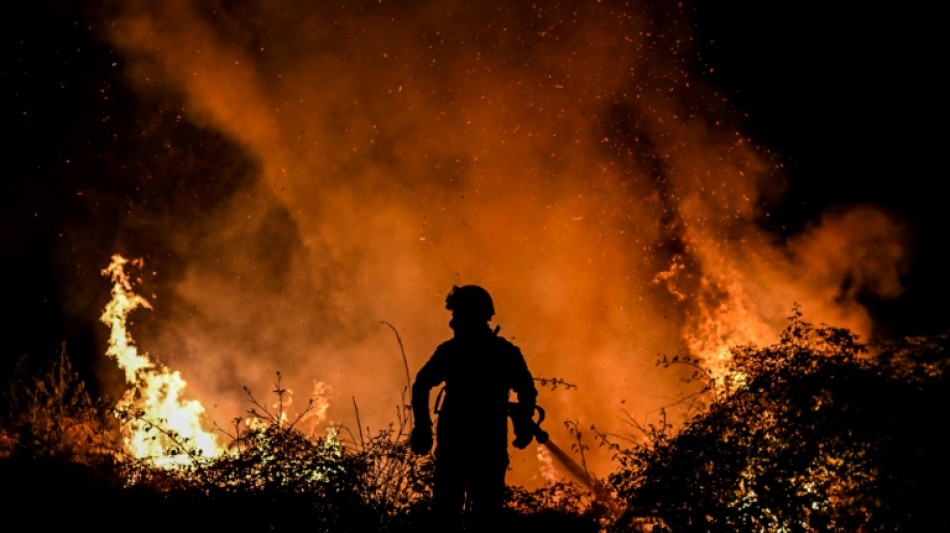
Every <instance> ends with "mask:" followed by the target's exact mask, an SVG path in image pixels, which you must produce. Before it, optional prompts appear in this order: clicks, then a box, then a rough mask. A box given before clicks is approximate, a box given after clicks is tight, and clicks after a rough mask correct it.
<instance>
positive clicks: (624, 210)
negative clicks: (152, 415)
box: [103, 1, 904, 479]
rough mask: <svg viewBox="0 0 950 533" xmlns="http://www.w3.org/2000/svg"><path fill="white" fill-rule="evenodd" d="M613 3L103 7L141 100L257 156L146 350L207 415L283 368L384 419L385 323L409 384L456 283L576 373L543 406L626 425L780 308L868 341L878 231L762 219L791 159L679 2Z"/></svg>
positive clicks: (204, 223) (838, 220)
mask: <svg viewBox="0 0 950 533" xmlns="http://www.w3.org/2000/svg"><path fill="white" fill-rule="evenodd" d="M605 4H606V3H596V4H594V3H581V2H578V3H570V2H563V3H559V4H558V5H557V6H554V7H543V6H539V5H534V6H531V7H527V6H522V5H520V4H510V3H499V4H497V5H494V4H488V3H476V4H471V5H470V4H469V3H461V2H460V3H456V4H452V3H444V2H434V3H431V5H430V4H427V3H422V2H414V3H410V4H409V5H406V4H405V3H388V2H376V1H373V2H355V3H347V4H346V5H329V3H325V2H306V3H304V2H301V3H294V2H280V3H276V4H275V3H272V2H241V3H239V4H235V5H231V4H229V5H227V6H225V5H220V6H213V7H212V6H209V5H205V6H198V5H196V4H194V3H191V2H183V1H179V2H163V3H161V4H160V5H158V4H155V5H153V4H147V3H143V4H133V3H126V2H122V3H118V4H117V6H116V11H115V14H114V17H113V18H110V19H109V20H108V21H104V24H103V25H104V27H107V29H108V34H107V38H108V39H109V40H110V42H111V43H112V44H113V46H115V47H116V49H117V50H118V51H120V53H122V54H123V55H124V57H125V58H126V62H125V65H124V66H125V68H126V71H127V73H128V76H129V78H130V79H131V80H132V81H133V82H134V83H135V85H136V86H137V87H138V88H139V89H140V90H141V92H142V94H143V95H146V96H147V97H148V98H150V99H154V100H156V101H160V102H163V105H167V106H171V107H172V108H173V109H174V110H175V112H176V113H180V114H181V115H182V117H184V118H185V119H186V120H189V121H192V122H193V123H194V124H195V125H197V126H199V127H201V128H206V129H208V130H213V131H216V132H218V133H220V134H223V135H225V136H226V137H228V138H229V139H231V140H232V141H233V143H234V144H235V145H236V146H239V147H241V148H242V149H243V150H244V151H245V152H246V154H247V155H248V156H249V157H250V158H251V159H252V160H254V161H255V162H256V163H257V165H258V168H257V169H254V170H255V171H256V172H257V179H256V180H254V181H253V182H252V183H250V184H249V185H248V186H247V187H246V188H245V189H244V190H241V191H239V192H238V193H236V194H234V195H232V196H230V197H228V198H222V199H221V207H220V208H219V209H218V210H217V211H215V212H213V213H209V214H208V216H207V218H205V219H202V220H195V221H194V224H193V226H192V227H191V228H190V229H189V231H190V233H188V234H187V235H181V236H176V237H180V238H178V239H172V240H174V241H175V242H181V243H183V244H182V245H181V246H180V248H179V249H178V250H176V253H177V254H178V255H179V256H181V257H183V258H184V259H185V261H186V264H185V267H184V269H183V274H182V275H181V277H180V279H178V281H177V283H176V286H175V293H176V296H177V297H178V299H179V300H178V301H180V302H182V303H181V308H180V309H179V310H178V311H177V312H175V313H174V316H173V317H172V318H171V319H170V320H169V321H168V322H167V323H166V324H164V325H163V327H162V328H160V330H159V332H158V334H157V335H155V337H154V338H152V339H149V341H150V342H151V343H153V346H154V347H155V348H154V349H156V350H162V353H164V354H166V355H167V357H169V358H174V363H175V365H176V368H180V369H181V371H182V372H183V373H185V374H187V375H189V376H193V378H192V379H191V382H192V383H193V384H195V385H196V389H197V391H196V394H197V395H198V396H199V397H202V398H209V399H211V398H213V399H214V401H213V402H206V403H208V404H209V405H210V404H212V403H213V404H216V405H217V408H216V409H217V410H216V416H217V417H218V418H219V419H229V418H230V417H231V416H233V414H234V413H240V412H242V408H241V406H240V391H241V386H242V385H247V386H249V387H251V388H256V389H257V390H269V389H268V385H267V384H268V383H269V381H270V380H271V379H272V377H273V375H274V372H275V371H282V372H283V373H284V375H285V376H287V379H288V380H296V382H297V383H298V385H297V386H298V387H303V386H305V384H306V383H309V382H310V381H312V380H314V379H318V380H322V381H326V382H328V383H330V384H331V385H332V387H333V390H334V391H335V394H338V395H339V398H342V399H343V401H336V402H332V401H331V403H330V406H329V408H328V416H329V419H330V420H331V421H335V422H339V423H344V424H351V425H352V424H353V423H354V418H353V413H352V412H351V411H350V410H349V409H348V408H347V407H348V406H350V405H351V403H350V402H349V401H347V400H348V399H349V398H348V397H354V398H355V399H356V401H357V402H358V404H359V409H360V414H361V417H362V419H363V421H364V422H366V423H367V425H370V426H373V427H377V428H378V427H381V426H383V425H384V424H386V423H388V421H389V420H390V418H391V416H392V413H393V406H394V405H397V404H398V403H399V402H400V401H401V398H400V394H401V392H402V391H403V389H404V387H405V386H406V383H405V372H404V370H403V368H402V360H401V358H400V356H399V346H398V345H397V344H396V341H395V339H394V338H393V336H392V334H391V331H388V330H387V328H384V327H381V326H380V321H388V322H390V323H392V324H394V325H395V326H396V327H397V328H398V330H399V331H400V335H401V336H402V339H403V340H404V341H405V349H406V355H407V358H408V360H409V364H410V368H411V370H412V371H415V370H417V369H418V368H419V367H420V366H421V365H422V364H423V362H424V361H425V360H426V358H427V357H428V356H429V355H430V354H431V352H432V350H433V349H434V348H435V346H436V345H437V344H438V343H439V342H440V341H442V340H444V339H445V338H446V337H447V335H449V333H450V332H449V330H448V328H447V326H446V323H447V320H448V316H447V314H446V312H445V311H444V309H443V306H444V296H445V294H446V292H447V291H448V289H449V288H451V287H452V285H456V284H466V283H477V284H481V285H483V286H485V287H486V288H487V289H489V291H490V292H491V293H492V295H493V296H494V298H495V300H496V308H497V309H498V315H497V316H496V317H495V321H494V322H495V323H497V324H500V325H502V330H501V334H502V335H505V336H508V337H509V338H512V339H513V340H514V342H515V343H516V344H518V345H519V346H521V348H522V350H523V351H524V353H525V355H526V358H527V361H528V364H529V366H530V368H531V370H532V371H533V372H534V373H535V374H536V375H539V376H546V377H559V378H564V379H567V380H568V381H571V382H573V383H576V384H577V385H578V388H577V390H574V391H567V392H561V391H557V392H552V391H542V395H541V398H540V402H541V403H542V404H543V405H545V407H546V408H547V409H548V413H549V419H551V420H555V421H556V420H563V419H579V420H582V421H584V422H585V423H586V422H589V423H591V424H596V425H597V426H598V427H599V428H600V429H602V430H604V431H608V432H617V431H620V432H622V431H625V428H624V427H623V426H622V425H621V423H620V422H618V416H617V415H618V411H619V409H620V408H621V404H622V403H623V404H624V405H623V407H624V408H625V409H626V410H628V411H629V412H630V413H632V414H633V415H634V416H637V417H645V416H649V413H651V412H654V411H655V410H656V409H657V408H659V407H661V406H664V405H668V404H669V403H670V402H671V401H673V399H675V398H676V397H677V394H678V387H679V384H678V377H677V376H674V375H670V374H669V373H663V372H660V371H658V370H657V369H655V367H654V362H655V360H656V358H657V357H658V356H659V355H664V354H676V353H682V352H690V353H691V354H692V355H695V356H700V357H703V358H705V359H707V360H709V361H712V360H715V358H721V357H727V356H728V351H727V350H728V347H730V346H732V345H734V344H738V343H748V342H769V341H770V340H772V339H774V338H775V335H776V333H777V332H778V331H780V330H781V329H782V327H783V326H784V324H785V322H784V321H785V317H786V316H787V315H788V314H789V312H790V310H791V309H792V307H793V305H794V304H795V303H798V304H800V305H801V307H802V310H803V312H804V313H805V316H806V317H807V318H809V319H810V320H812V321H817V322H828V323H833V324H835V325H840V326H844V327H850V328H853V329H854V330H855V331H856V332H857V333H859V334H862V335H868V334H869V333H870V327H871V324H870V322H869V319H868V315H867V312H866V311H865V309H864V308H863V307H862V306H861V304H860V303H859V302H858V300H857V299H856V297H857V296H858V295H859V294H860V293H861V292H862V291H870V292H874V293H876V294H881V295H892V294H896V293H897V292H899V290H900V285H899V281H898V279H899V274H900V265H901V263H902V261H903V255H904V250H903V248H902V246H901V239H900V230H899V228H898V227H897V225H896V223H895V221H893V220H891V219H890V218H889V217H888V216H887V215H886V214H884V213H881V212H879V211H876V210H874V209H871V208H864V207H861V208H856V209H851V210H841V211H839V212H834V213H829V214H828V215H827V217H826V218H825V219H823V220H822V221H820V223H817V224H816V225H815V226H814V227H812V228H809V229H808V230H806V231H805V232H803V233H802V234H800V235H795V236H792V237H790V238H786V239H784V240H783V239H780V238H779V237H777V236H775V235H772V234H770V233H769V232H768V231H766V230H764V229H762V227H761V224H760V223H759V221H760V220H761V219H762V217H763V210H764V209H765V208H766V206H767V203H768V202H769V201H770V199H771V198H770V197H768V196H766V195H764V194H763V193H762V191H763V190H766V189H768V190H775V189H778V188H780V187H779V186H778V185H776V183H778V182H779V181H780V180H781V175H780V174H781V168H779V167H776V166H775V165H774V164H773V163H771V162H770V160H769V159H768V158H767V157H765V156H764V155H763V153H762V151H761V150H759V149H758V148H757V147H756V146H754V145H753V144H752V143H751V141H750V140H748V139H745V138H744V137H743V136H742V135H740V134H738V133H737V132H736V131H735V129H734V128H733V126H732V125H730V123H729V121H728V120H725V118H724V117H729V116H730V115H729V112H728V109H727V107H726V106H725V105H724V104H723V103H722V102H721V100H720V98H718V97H717V96H716V95H715V93H714V92H713V91H712V90H711V89H710V88H708V87H707V86H705V84H704V82H703V80H701V79H697V78H696V76H695V75H693V74H691V73H690V71H689V70H688V68H687V65H688V61H687V60H686V59H685V58H687V57H688V54H689V52H690V49H689V43H690V38H689V35H688V33H686V31H685V28H686V27H687V26H688V25H687V24H685V23H684V22H683V20H685V14H683V13H674V14H673V15H672V16H671V19H670V18H664V20H665V22H662V23H661V22H657V21H656V20H654V18H655V17H653V14H652V13H651V12H650V11H649V10H648V9H647V8H645V7H643V8H639V7H637V6H634V7H633V8H624V7H620V6H612V5H605ZM551 426H552V427H551V428H550V429H551V430H552V433H553V434H552V437H554V438H558V435H557V432H558V431H560V428H558V427H556V426H557V425H556V424H551ZM561 438H562V440H564V439H565V438H567V437H566V435H561ZM515 455H516V456H515V457H514V464H515V469H516V471H518V469H523V470H524V469H530V470H532V471H533V470H534V469H536V467H537V464H536V462H533V461H535V460H534V459H533V458H531V457H521V456H518V455H517V454H515ZM521 455H524V456H528V455H530V454H521ZM519 461H521V462H522V463H519ZM590 464H591V466H592V469H594V470H595V471H597V470H598V468H606V466H605V464H606V458H601V459H600V460H598V459H597V458H596V457H592V458H590ZM516 477H517V476H516ZM529 477H530V476H524V479H528V478H529Z"/></svg>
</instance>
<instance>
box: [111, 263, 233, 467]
mask: <svg viewBox="0 0 950 533" xmlns="http://www.w3.org/2000/svg"><path fill="white" fill-rule="evenodd" d="M129 262H130V261H129V260H128V259H125V258H124V257H122V256H120V255H113V256H112V263H111V264H110V265H109V266H108V267H107V268H105V269H104V270H103V271H102V274H103V275H104V276H109V277H110V278H111V279H112V283H113V285H112V299H111V300H110V301H109V303H108V304H107V305H106V307H105V310H104V311H103V313H102V316H101V317H100V320H101V321H102V322H103V323H105V324H106V325H107V326H109V328H110V331H111V334H110V335H109V347H108V349H107V350H106V355H107V356H109V357H111V358H112V359H115V361H116V362H117V363H118V364H119V367H120V368H122V370H123V371H125V381H126V383H127V384H128V385H129V387H128V388H127V389H126V390H125V393H124V394H123V395H122V399H121V400H120V401H119V403H118V406H117V407H118V410H119V412H121V413H124V414H127V415H129V416H130V420H129V423H128V424H125V425H124V426H123V429H124V431H125V436H124V445H125V448H126V450H127V451H128V452H129V453H130V454H132V456H133V457H136V458H139V459H145V460H149V461H152V462H153V463H154V464H155V465H156V466H159V467H162V468H177V467H181V466H184V465H186V464H188V463H189V462H190V461H191V457H192V456H193V455H199V456H202V457H215V456H218V455H221V454H222V453H223V452H224V447H223V446H222V445H221V444H219V442H218V439H217V438H216V435H215V434H214V433H212V432H209V431H206V430H205V429H203V428H202V416H203V415H204V413H205V408H204V406H203V405H202V404H201V402H199V401H197V400H186V399H185V398H184V396H183V392H184V390H185V387H186V386H187V382H186V381H185V380H184V379H182V377H181V374H180V373H179V372H178V371H170V370H169V369H168V368H166V367H164V366H162V365H158V364H156V363H155V362H153V361H152V360H151V359H149V356H148V354H147V353H139V350H138V348H137V347H136V346H135V343H134V342H133V339H132V336H131V335H130V334H129V331H128V328H127V320H128V316H129V313H131V312H132V311H133V310H135V309H137V308H139V307H144V308H146V309H151V305H150V304H149V302H148V301H147V300H146V299H145V298H143V297H142V296H140V295H138V294H136V293H134V292H133V291H132V283H131V281H130V280H129V277H128V275H127V274H126V272H125V265H126V264H128V263H129ZM131 263H132V264H133V265H135V266H138V267H141V266H142V261H141V260H140V259H139V260H134V261H132V262H131Z"/></svg>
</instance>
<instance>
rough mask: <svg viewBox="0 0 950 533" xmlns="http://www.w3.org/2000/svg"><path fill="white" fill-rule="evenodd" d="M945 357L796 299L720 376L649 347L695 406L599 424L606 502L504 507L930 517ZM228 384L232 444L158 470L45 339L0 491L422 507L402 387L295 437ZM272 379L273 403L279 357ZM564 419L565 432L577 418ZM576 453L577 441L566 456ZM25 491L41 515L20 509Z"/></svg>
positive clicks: (285, 514)
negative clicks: (689, 382)
mask: <svg viewBox="0 0 950 533" xmlns="http://www.w3.org/2000/svg"><path fill="white" fill-rule="evenodd" d="M948 354H950V337H948V336H939V337H932V338H913V339H903V340H901V341H899V342H894V343H891V344H888V345H884V346H865V345H863V344H861V343H860V342H858V339H857V338H855V336H854V335H852V334H851V333H850V332H849V331H847V330H843V329H840V328H834V327H828V326H814V325H812V324H810V323H808V322H806V321H804V320H803V319H802V316H801V314H800V313H799V312H798V311H797V309H796V310H795V311H794V313H793V315H792V316H791V317H790V319H789V323H788V327H787V328H786V330H785V331H784V333H783V335H782V336H781V338H780V340H779V341H778V342H777V343H776V344H775V345H772V346H767V347H754V346H744V347H737V348H735V349H734V350H733V359H732V362H731V366H730V367H729V369H728V370H729V372H730V374H729V377H728V379H725V380H718V381H717V380H716V379H713V378H712V377H711V373H709V372H708V371H707V370H706V369H704V368H703V365H702V361H700V360H696V359H692V358H686V359H684V358H678V359H676V360H675V361H674V360H673V359H667V360H666V363H665V364H668V365H674V364H675V365H681V364H686V365H688V366H689V367H691V368H693V369H694V370H695V372H694V373H693V379H695V380H700V381H699V383H700V387H699V390H700V394H701V395H702V398H690V400H689V401H694V404H693V405H694V408H693V409H694V410H693V411H692V412H693V413H695V416H693V417H692V418H690V419H689V420H687V421H686V422H685V423H684V424H683V425H682V426H681V427H680V428H679V429H678V430H676V431H674V427H673V425H672V424H670V423H667V421H666V420H665V418H661V420H660V421H659V422H658V423H655V424H652V425H642V426H638V429H639V430H641V431H642V433H643V436H644V437H645V438H644V439H642V440H639V441H634V440H618V439H617V438H616V437H608V436H605V435H601V439H602V444H604V445H606V446H609V447H610V448H612V450H613V452H614V453H615V458H616V460H617V463H616V464H617V468H616V469H615V471H614V472H613V473H612V474H611V475H610V477H609V479H607V480H605V483H604V485H599V486H600V487H601V488H602V489H604V490H608V491H610V492H611V493H612V494H611V496H612V499H611V500H608V499H605V498H603V497H601V496H598V495H597V494H592V493H591V492H590V491H588V490H587V488H586V487H583V486H581V485H578V484H575V483H569V482H562V483H553V484H550V485H547V486H544V487H542V488H539V489H536V490H527V489H524V488H522V487H517V486H515V487H509V488H508V491H507V494H506V515H507V518H508V520H507V523H508V525H509V526H510V528H511V530H523V531H529V530H530V531H546V532H560V531H571V532H581V533H583V532H595V531H616V532H619V531H653V532H661V531H670V532H676V533H681V532H693V531H704V532H706V531H729V532H734V531H790V532H794V531H801V532H811V531H815V532H818V531H822V532H824V531H840V532H844V531H848V532H852V531H867V532H871V531H880V532H884V531H937V530H946V528H947V526H948V525H950V521H948V519H947V518H946V517H945V511H946V509H948V508H950V491H948V490H947V489H946V488H945V487H944V485H943V483H944V481H945V480H946V479H947V478H948V476H950V459H948V456H947V454H946V453H945V451H944V448H945V446H944V445H943V444H944V441H943V438H942V433H943V431H942V417H943V412H942V409H943V408H944V407H945V406H947V405H950V402H948V400H950V398H948V395H950V388H948V387H947V382H946V381H947V374H948V365H950V363H948V361H950V355H948ZM661 364H663V363H662V361H661ZM558 384H560V385H564V384H566V382H561V381H560V380H558ZM552 385H553V382H552ZM246 392H247V394H248V397H249V399H250V402H251V404H252V408H251V409H250V410H249V411H248V413H247V414H248V415H250V416H242V417H240V418H239V419H236V420H239V423H237V424H236V425H235V427H234V430H233V431H229V432H228V434H229V435H230V437H231V440H232V445H231V452H232V453H230V454H228V455H226V456H224V457H220V458H208V457H204V456H203V455H202V454H201V453H199V451H196V450H193V449H192V448H191V446H190V445H189V443H188V442H187V441H185V440H180V441H176V442H177V446H175V447H174V449H173V450H170V451H169V453H178V454H186V456H187V457H188V458H189V462H188V463H186V467H185V468H181V469H178V470H166V469H161V468H157V467H155V466H153V465H152V464H151V463H150V462H148V461H145V460H136V459H134V458H132V457H130V456H129V455H128V454H127V453H126V452H125V451H124V449H123V446H122V433H121V427H122V425H123V424H125V423H127V422H128V421H129V420H130V419H133V418H135V417H136V416H140V414H137V413H132V412H118V411H116V410H115V408H114V407H113V406H111V405H110V404H109V403H108V402H106V401H104V400H93V399H91V398H90V397H89V395H88V394H87V393H86V392H85V388H84V387H83V384H82V382H81V381H80V380H79V378H78V376H77V374H76V373H75V372H74V371H73V370H72V368H71V366H70V363H69V359H68V357H67V356H66V352H65V349H64V350H63V352H62V354H61V357H60V359H59V360H58V361H57V362H56V363H55V364H54V365H52V366H51V367H50V368H48V369H44V370H42V371H40V372H34V373H29V372H18V373H15V374H14V378H13V379H12V380H11V382H10V383H9V384H6V386H5V388H3V389H2V390H0V395H2V400H3V402H4V403H3V405H4V411H3V412H2V413H0V479H2V481H3V489H4V491H5V493H6V494H7V496H5V505H6V506H7V508H8V509H12V510H16V511H17V514H16V516H18V517H20V523H28V524H29V526H30V528H31V529H34V530H55V529H65V528H76V527H78V526H94V527H96V529H97V530H98V531H106V532H107V531H113V530H114V531H119V530H121V531H126V530H128V529H129V528H134V529H135V530H136V531H140V532H141V531H156V532H158V531H162V532H167V531H198V530H207V529H213V530H215V531H229V530H233V531H293V532H298V531H334V532H340V533H345V532H357V531H359V532H363V531H379V532H393V533H395V532H409V531H419V530H420V526H422V525H423V524H425V523H426V521H427V519H428V516H429V514H430V512H431V498H432V493H431V488H430V487H431V476H432V463H431V458H430V457H426V456H418V455H414V454H412V453H411V452H410V450H409V447H408V443H407V433H408V429H409V427H410V426H411V418H410V417H411V413H410V409H409V406H408V405H405V401H404V402H403V405H400V406H397V408H396V413H395V418H394V421H393V422H392V423H391V424H390V425H389V426H387V427H385V428H383V429H382V430H380V431H376V432H372V431H370V430H369V428H360V427H357V428H356V429H357V431H356V432H355V433H354V432H353V431H350V430H349V429H348V428H345V427H331V428H329V429H328V430H327V431H325V432H322V433H320V434H309V433H305V432H304V431H303V430H301V429H300V428H298V427H297V421H299V420H300V417H301V416H303V413H301V415H299V416H298V417H297V418H294V419H290V418H289V417H288V416H287V413H283V412H281V411H277V412H271V411H268V409H267V408H266V407H265V404H264V403H262V402H258V401H257V400H256V399H255V398H254V397H253V395H251V393H250V391H249V390H247V391H246ZM274 392H275V393H276V394H277V395H278V398H277V400H278V401H277V402H275V403H274V404H273V405H277V406H281V405H284V404H285V402H284V401H282V399H281V397H280V396H281V394H283V392H282V388H281V386H280V375H279V374H278V379H277V383H276V386H275V390H274ZM695 400H702V401H695ZM354 408H356V402H355V399H354ZM307 409H309V406H308V408H307ZM358 418H359V416H358V410H357V419H358ZM139 422H141V419H139ZM566 424H567V425H568V427H569V429H571V430H572V433H573V434H575V435H577V436H578V437H579V435H580V430H579V428H580V427H581V426H580V423H579V422H578V421H568V422H567V423H566ZM145 427H147V428H148V429H149V430H150V431H155V432H164V431H167V430H164V429H163V428H162V425H161V421H151V422H148V423H147V424H146V426H145ZM592 429H594V428H592ZM584 452H585V447H584V446H583V445H582V444H581V441H580V439H579V438H578V444H577V447H575V448H573V453H574V455H575V456H577V457H578V458H579V460H580V462H581V463H582V464H583V462H584ZM598 483H599V481H598ZM37 502H42V503H46V504H49V505H52V508H51V510H50V512H39V513H32V514H29V515H27V514H26V513H25V511H22V510H25V509H28V508H32V507H34V506H35V505H36V503H37ZM617 503H619V504H620V507H616V505H615V504H617Z"/></svg>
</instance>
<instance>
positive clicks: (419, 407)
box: [409, 351, 442, 455]
mask: <svg viewBox="0 0 950 533" xmlns="http://www.w3.org/2000/svg"><path fill="white" fill-rule="evenodd" d="M437 355H438V351H436V354H434V355H433V356H432V358H431V359H429V362H427V363H426V364H425V365H424V366H423V367H422V369H420V370H419V373H418V374H416V381H415V382H414V383H413V384H412V400H411V402H412V418H413V426H412V433H411V434H410V435H409V446H410V447H411V448H412V451H413V453H417V454H419V455H425V454H427V453H429V452H430V451H431V450H432V417H431V416H430V415H429V391H431V390H432V388H433V387H435V386H436V385H438V384H439V383H441V382H442V377H441V375H440V374H441V373H440V372H439V363H438V360H439V358H438V357H437Z"/></svg>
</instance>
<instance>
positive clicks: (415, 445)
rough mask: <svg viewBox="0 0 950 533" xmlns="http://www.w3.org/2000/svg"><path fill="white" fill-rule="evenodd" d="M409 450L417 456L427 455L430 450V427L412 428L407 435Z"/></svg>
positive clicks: (419, 426)
mask: <svg viewBox="0 0 950 533" xmlns="http://www.w3.org/2000/svg"><path fill="white" fill-rule="evenodd" d="M409 448H410V449H411V450H412V453H415V454H418V455H426V454H427V453H429V452H430V451H431V450H432V426H429V425H418V426H414V427H413V428H412V433H410V434H409Z"/></svg>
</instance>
